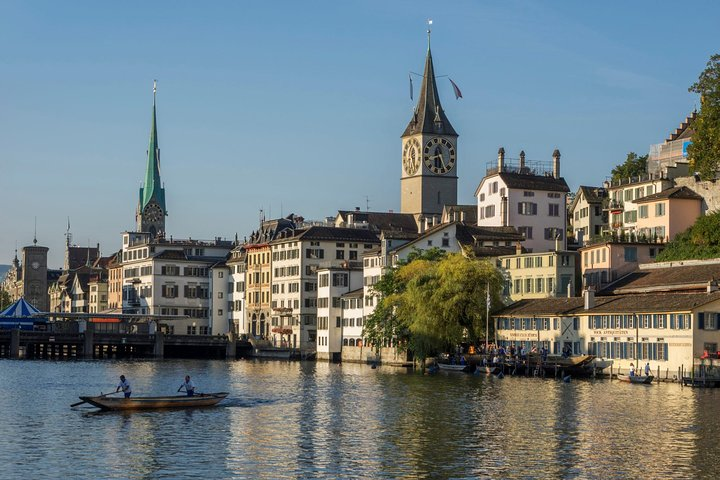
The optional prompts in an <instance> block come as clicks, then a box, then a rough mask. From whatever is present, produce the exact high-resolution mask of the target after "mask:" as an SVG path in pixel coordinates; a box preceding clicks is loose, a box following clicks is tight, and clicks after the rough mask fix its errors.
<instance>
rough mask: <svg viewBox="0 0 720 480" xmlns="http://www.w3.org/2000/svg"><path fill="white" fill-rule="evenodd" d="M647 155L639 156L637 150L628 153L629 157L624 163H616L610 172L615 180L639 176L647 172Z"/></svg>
mask: <svg viewBox="0 0 720 480" xmlns="http://www.w3.org/2000/svg"><path fill="white" fill-rule="evenodd" d="M647 161H648V156H647V155H641V156H638V154H637V153H635V152H630V153H628V154H627V158H626V159H625V162H624V163H621V164H620V165H616V166H615V168H613V169H612V171H611V172H610V173H611V174H612V179H613V180H620V179H621V178H630V177H637V176H639V175H642V174H644V173H646V172H647Z"/></svg>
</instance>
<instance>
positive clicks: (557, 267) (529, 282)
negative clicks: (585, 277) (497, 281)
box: [497, 251, 580, 302]
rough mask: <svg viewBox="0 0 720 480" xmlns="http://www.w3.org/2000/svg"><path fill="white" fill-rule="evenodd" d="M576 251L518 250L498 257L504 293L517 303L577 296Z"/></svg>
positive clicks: (577, 268)
mask: <svg viewBox="0 0 720 480" xmlns="http://www.w3.org/2000/svg"><path fill="white" fill-rule="evenodd" d="M578 259H579V255H578V253H577V252H571V251H560V252H539V253H516V254H514V255H503V256H500V257H498V261H497V265H498V268H499V269H500V271H501V272H502V274H503V276H504V277H505V284H504V288H503V296H504V297H505V298H506V300H510V301H513V302H517V301H518V300H523V299H528V298H548V297H561V296H568V295H570V296H575V295H576V294H577V292H578V291H579V284H580V281H579V279H580V265H579V261H578Z"/></svg>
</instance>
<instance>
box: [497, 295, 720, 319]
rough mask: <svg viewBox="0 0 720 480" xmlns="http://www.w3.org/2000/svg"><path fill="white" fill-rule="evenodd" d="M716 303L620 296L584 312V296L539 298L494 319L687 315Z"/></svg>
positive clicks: (697, 297) (685, 298) (695, 298)
mask: <svg viewBox="0 0 720 480" xmlns="http://www.w3.org/2000/svg"><path fill="white" fill-rule="evenodd" d="M716 300H720V292H713V293H704V292H703V293H662V294H647V295H617V296H612V297H595V306H594V307H593V308H590V309H588V310H585V308H584V307H585V301H584V299H583V298H582V297H570V298H566V297H558V298H538V299H533V300H520V301H519V302H515V303H513V304H512V305H509V306H507V307H505V308H503V309H502V310H500V311H498V312H497V313H495V314H493V317H507V316H511V317H528V316H533V315H537V316H541V315H547V316H551V315H558V316H562V315H568V316H570V315H603V314H611V313H626V314H634V313H662V312H688V311H690V310H693V309H695V308H698V307H700V306H702V305H706V304H708V303H710V302H714V301H716Z"/></svg>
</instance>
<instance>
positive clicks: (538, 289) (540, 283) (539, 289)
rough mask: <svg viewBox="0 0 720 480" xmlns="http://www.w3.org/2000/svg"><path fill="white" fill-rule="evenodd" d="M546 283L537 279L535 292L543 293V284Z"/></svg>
mask: <svg viewBox="0 0 720 480" xmlns="http://www.w3.org/2000/svg"><path fill="white" fill-rule="evenodd" d="M544 283H545V280H543V279H542V278H536V279H535V292H536V293H543V284H544Z"/></svg>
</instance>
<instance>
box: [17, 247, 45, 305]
mask: <svg viewBox="0 0 720 480" xmlns="http://www.w3.org/2000/svg"><path fill="white" fill-rule="evenodd" d="M48 250H49V249H48V248H47V247H41V246H40V245H38V244H37V238H33V244H32V245H29V246H27V247H24V248H23V249H22V282H23V297H24V298H25V300H26V301H27V302H28V303H30V305H32V306H33V307H35V308H37V309H38V310H40V311H41V312H47V311H48V310H49V308H50V298H49V297H48V281H47V271H48V267H47V258H48Z"/></svg>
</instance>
